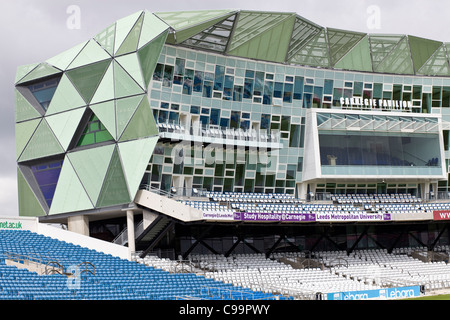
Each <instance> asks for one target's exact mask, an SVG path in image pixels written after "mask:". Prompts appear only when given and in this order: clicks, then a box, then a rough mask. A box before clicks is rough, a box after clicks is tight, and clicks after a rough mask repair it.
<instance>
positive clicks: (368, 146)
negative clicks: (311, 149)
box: [319, 132, 440, 167]
mask: <svg viewBox="0 0 450 320" xmlns="http://www.w3.org/2000/svg"><path fill="white" fill-rule="evenodd" d="M319 144H320V156H321V163H322V166H336V165H337V166H392V167H402V166H403V167H411V166H414V167H416V166H419V167H424V166H440V162H439V160H438V159H439V154H440V147H439V138H438V135H431V134H428V135H420V134H409V135H404V134H403V135H399V134H388V133H386V134H382V135H381V134H373V135H371V134H362V133H336V132H333V133H328V132H327V133H325V132H322V133H320V134H319Z"/></svg>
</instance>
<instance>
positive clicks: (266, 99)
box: [263, 81, 273, 104]
mask: <svg viewBox="0 0 450 320" xmlns="http://www.w3.org/2000/svg"><path fill="white" fill-rule="evenodd" d="M272 96H273V82H272V81H266V82H265V84H264V95H263V104H272Z"/></svg>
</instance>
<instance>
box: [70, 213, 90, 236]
mask: <svg viewBox="0 0 450 320" xmlns="http://www.w3.org/2000/svg"><path fill="white" fill-rule="evenodd" d="M67 227H68V229H69V231H72V232H75V233H78V234H82V235H84V236H88V237H89V218H88V217H87V216H83V215H79V216H73V217H69V218H68V219H67Z"/></svg>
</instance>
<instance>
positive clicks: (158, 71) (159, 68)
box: [153, 63, 164, 81]
mask: <svg viewBox="0 0 450 320" xmlns="http://www.w3.org/2000/svg"><path fill="white" fill-rule="evenodd" d="M163 70H164V65H163V64H161V63H158V64H157V65H156V68H155V72H154V73H153V80H156V81H162V78H163Z"/></svg>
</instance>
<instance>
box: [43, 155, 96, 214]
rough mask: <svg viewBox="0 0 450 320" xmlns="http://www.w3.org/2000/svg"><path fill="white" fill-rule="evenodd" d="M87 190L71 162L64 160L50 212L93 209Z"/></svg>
mask: <svg viewBox="0 0 450 320" xmlns="http://www.w3.org/2000/svg"><path fill="white" fill-rule="evenodd" d="M93 208H94V206H93V205H92V203H91V200H90V199H89V197H88V195H87V193H86V190H85V189H84V187H83V185H82V184H81V182H80V179H79V178H78V176H77V173H76V172H75V170H74V169H73V167H72V164H71V162H70V161H69V160H68V159H67V156H66V159H65V160H64V164H63V167H62V169H61V174H60V176H59V180H58V184H57V186H56V190H55V195H54V196H53V201H52V206H51V208H50V214H58V213H67V212H74V211H81V210H89V209H93Z"/></svg>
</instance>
